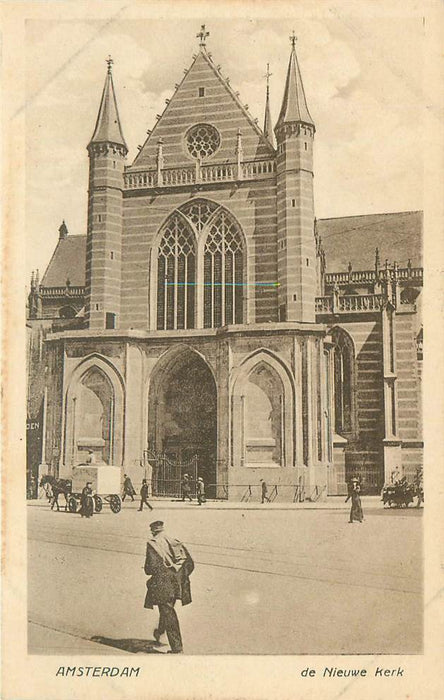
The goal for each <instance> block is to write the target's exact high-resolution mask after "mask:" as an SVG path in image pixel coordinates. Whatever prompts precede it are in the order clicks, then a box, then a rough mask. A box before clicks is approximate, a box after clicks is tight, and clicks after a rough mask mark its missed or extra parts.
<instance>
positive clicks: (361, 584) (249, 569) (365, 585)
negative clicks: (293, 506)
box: [28, 536, 422, 595]
mask: <svg viewBox="0 0 444 700" xmlns="http://www.w3.org/2000/svg"><path fill="white" fill-rule="evenodd" d="M28 540H29V541H33V542H38V543H40V544H51V545H61V546H64V547H72V548H79V549H87V550H93V551H99V552H100V551H101V552H110V553H116V554H124V555H127V556H137V557H139V558H142V557H143V555H144V552H141V551H140V550H136V551H130V550H128V548H126V549H119V548H116V547H103V546H96V545H92V544H82V543H77V542H76V543H73V542H62V541H60V540H59V539H42V538H36V537H32V536H31V537H29V538H28ZM190 544H191V543H190ZM227 556H228V555H227ZM194 561H195V563H196V564H199V565H200V566H209V567H216V568H222V569H228V570H232V571H240V572H245V573H253V574H262V575H265V576H278V577H283V578H289V579H298V580H305V581H315V582H317V583H323V584H328V585H338V586H345V587H350V586H352V587H354V588H362V589H372V590H382V591H390V592H396V593H407V594H410V595H420V594H421V593H422V591H421V589H420V588H418V589H416V588H415V589H411V588H408V587H404V588H402V587H400V586H396V585H384V584H381V583H369V582H366V581H358V582H356V581H351V580H350V575H351V574H353V575H354V576H358V578H359V576H360V575H361V573H360V572H359V571H358V572H357V571H353V572H351V571H348V572H343V574H344V578H345V580H339V579H337V578H336V579H335V578H332V577H328V576H327V577H326V576H322V575H321V576H319V575H309V574H303V573H300V572H299V573H294V572H293V571H279V570H277V569H276V568H274V569H273V570H267V569H265V568H257V567H253V566H237V565H236V566H233V564H228V563H221V562H214V561H205V560H204V559H202V558H200V557H199V555H198V556H195V555H194ZM272 563H273V564H276V563H277V562H276V561H275V560H274V561H273V562H272ZM286 564H287V566H288V565H290V566H291V567H292V568H295V567H296V566H300V564H299V563H296V562H287V563H286ZM385 577H386V578H390V576H389V575H386V576H385Z"/></svg>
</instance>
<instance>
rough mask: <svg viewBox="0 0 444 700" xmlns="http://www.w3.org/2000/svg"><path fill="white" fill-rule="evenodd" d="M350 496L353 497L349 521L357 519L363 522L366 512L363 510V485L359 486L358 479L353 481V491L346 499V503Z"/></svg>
mask: <svg viewBox="0 0 444 700" xmlns="http://www.w3.org/2000/svg"><path fill="white" fill-rule="evenodd" d="M349 498H351V510H350V520H349V523H353V522H354V521H355V520H357V521H358V523H362V521H363V519H364V514H363V512H362V505H361V487H360V486H359V482H357V481H354V482H353V485H352V488H351V491H350V493H349V494H348V496H347V498H346V499H345V502H346V503H347V501H348V499H349Z"/></svg>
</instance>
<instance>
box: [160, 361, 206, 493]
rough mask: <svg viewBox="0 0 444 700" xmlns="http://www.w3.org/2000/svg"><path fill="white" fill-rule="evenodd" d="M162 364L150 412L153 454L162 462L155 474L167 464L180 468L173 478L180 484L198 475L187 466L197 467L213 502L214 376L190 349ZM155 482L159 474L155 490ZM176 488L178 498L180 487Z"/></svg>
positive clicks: (174, 488)
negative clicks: (183, 477) (181, 479)
mask: <svg viewBox="0 0 444 700" xmlns="http://www.w3.org/2000/svg"><path fill="white" fill-rule="evenodd" d="M160 362H161V365H160V367H159V368H158V370H157V371H155V375H154V377H153V380H152V385H151V388H150V393H149V406H148V416H149V418H148V444H149V451H150V452H151V453H153V452H154V453H155V454H156V455H158V457H159V459H157V460H155V461H154V463H153V464H152V466H153V469H154V471H156V470H158V469H159V465H160V464H161V463H163V464H164V463H165V462H164V461H162V460H165V459H166V460H167V461H168V462H169V463H170V464H172V465H174V464H176V465H177V469H175V470H174V469H173V470H172V473H173V472H174V473H175V478H176V479H179V481H180V478H181V476H182V475H183V473H184V472H185V471H188V473H190V472H191V471H194V472H195V471H196V469H192V468H191V467H190V469H189V470H187V469H186V465H187V464H190V465H193V466H194V465H196V467H197V476H202V478H203V480H204V482H205V485H206V492H207V495H208V496H209V497H212V496H214V495H215V492H216V488H215V485H216V453H217V444H216V438H217V392H216V384H215V381H214V378H213V375H212V373H211V370H210V369H209V367H208V365H207V364H206V362H205V361H204V360H203V359H202V358H201V357H200V355H198V354H197V353H195V352H194V351H192V350H188V349H184V350H180V351H178V353H177V354H175V355H174V356H173V357H171V358H170V359H169V361H166V362H165V363H162V360H161V361H160ZM160 457H161V458H160ZM195 458H196V459H195ZM156 476H158V477H160V474H156V473H153V486H154V485H155V483H156ZM190 476H192V477H193V476H194V474H190ZM193 486H194V484H193ZM172 488H173V491H175V493H176V492H177V486H175V487H173V485H172ZM171 495H174V493H171Z"/></svg>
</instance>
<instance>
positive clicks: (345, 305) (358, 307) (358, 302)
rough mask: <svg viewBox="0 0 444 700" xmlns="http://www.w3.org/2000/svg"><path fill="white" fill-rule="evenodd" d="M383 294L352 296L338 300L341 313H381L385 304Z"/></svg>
mask: <svg viewBox="0 0 444 700" xmlns="http://www.w3.org/2000/svg"><path fill="white" fill-rule="evenodd" d="M384 299H385V297H384V295H383V294H351V295H346V296H342V297H339V298H338V302H339V304H338V306H339V311H340V312H341V311H342V312H344V311H345V312H348V311H379V309H381V308H382V305H383V303H384Z"/></svg>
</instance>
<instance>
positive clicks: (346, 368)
mask: <svg viewBox="0 0 444 700" xmlns="http://www.w3.org/2000/svg"><path fill="white" fill-rule="evenodd" d="M332 339H333V343H334V350H333V352H334V392H335V431H336V433H337V434H338V435H342V434H350V433H352V432H353V431H354V429H355V423H356V421H355V352H354V346H353V342H352V339H351V338H350V336H349V335H348V333H346V332H345V331H344V330H343V329H342V328H334V329H333V331H332Z"/></svg>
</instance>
